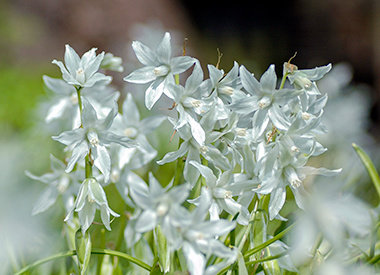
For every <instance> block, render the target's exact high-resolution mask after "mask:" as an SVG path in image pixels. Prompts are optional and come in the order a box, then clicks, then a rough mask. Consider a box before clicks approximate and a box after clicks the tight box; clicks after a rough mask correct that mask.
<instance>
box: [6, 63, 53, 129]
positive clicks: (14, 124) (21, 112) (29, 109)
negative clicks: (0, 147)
mask: <svg viewBox="0 0 380 275" xmlns="http://www.w3.org/2000/svg"><path fill="white" fill-rule="evenodd" d="M46 71H48V70H46V68H43V67H42V66H33V67H31V68H27V67H22V68H21V67H6V66H2V67H0V124H1V125H2V126H3V127H5V129H4V130H5V131H7V132H9V131H13V130H18V131H20V130H25V129H27V128H30V126H32V125H33V124H34V120H33V115H32V114H33V113H34V109H35V107H36V105H37V103H38V102H39V99H40V96H41V95H42V94H43V93H44V90H43V85H42V77H41V76H42V74H43V72H46ZM3 133H4V131H3Z"/></svg>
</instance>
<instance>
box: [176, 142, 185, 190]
mask: <svg viewBox="0 0 380 275" xmlns="http://www.w3.org/2000/svg"><path fill="white" fill-rule="evenodd" d="M182 142H183V139H182V138H179V142H178V148H179V147H181V144H182ZM184 167H185V162H184V161H183V159H182V158H179V159H177V165H176V168H175V171H174V172H175V173H174V181H173V186H176V185H179V184H180V182H181V180H182V177H183V169H184Z"/></svg>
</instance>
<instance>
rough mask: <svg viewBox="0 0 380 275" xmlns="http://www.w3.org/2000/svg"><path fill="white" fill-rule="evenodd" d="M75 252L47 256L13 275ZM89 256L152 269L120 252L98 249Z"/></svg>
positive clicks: (72, 254)
mask: <svg viewBox="0 0 380 275" xmlns="http://www.w3.org/2000/svg"><path fill="white" fill-rule="evenodd" d="M76 254H77V252H76V251H75V250H72V251H67V252H61V253H57V254H55V255H52V256H49V257H47V258H45V259H41V260H38V261H36V262H34V263H32V264H30V265H28V266H26V267H24V268H23V269H21V270H20V271H19V272H17V273H16V274H15V275H21V274H23V273H25V272H27V271H28V270H29V269H31V268H34V267H36V266H39V265H41V264H44V263H47V262H50V261H54V260H57V259H60V258H65V257H70V256H74V255H76ZM91 254H103V255H110V256H116V257H119V258H122V259H125V260H127V261H129V262H131V263H134V264H136V265H138V266H140V267H142V268H144V269H146V270H148V271H150V270H151V269H152V267H151V266H150V265H148V264H146V263H144V262H143V261H141V260H139V259H137V258H135V257H132V256H130V255H128V254H126V253H123V252H120V251H114V250H109V249H100V248H94V249H92V251H91Z"/></svg>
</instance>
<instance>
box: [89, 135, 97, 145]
mask: <svg viewBox="0 0 380 275" xmlns="http://www.w3.org/2000/svg"><path fill="white" fill-rule="evenodd" d="M88 141H89V142H90V144H91V145H92V146H98V145H99V139H98V135H97V134H96V133H94V132H90V133H89V134H88Z"/></svg>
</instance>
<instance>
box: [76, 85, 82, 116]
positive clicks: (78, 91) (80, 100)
mask: <svg viewBox="0 0 380 275" xmlns="http://www.w3.org/2000/svg"><path fill="white" fill-rule="evenodd" d="M75 88H76V90H77V96H78V106H79V113H80V115H81V118H82V98H81V96H80V90H81V89H82V87H75Z"/></svg>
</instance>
